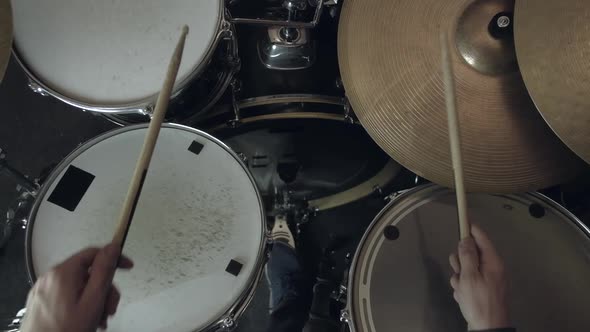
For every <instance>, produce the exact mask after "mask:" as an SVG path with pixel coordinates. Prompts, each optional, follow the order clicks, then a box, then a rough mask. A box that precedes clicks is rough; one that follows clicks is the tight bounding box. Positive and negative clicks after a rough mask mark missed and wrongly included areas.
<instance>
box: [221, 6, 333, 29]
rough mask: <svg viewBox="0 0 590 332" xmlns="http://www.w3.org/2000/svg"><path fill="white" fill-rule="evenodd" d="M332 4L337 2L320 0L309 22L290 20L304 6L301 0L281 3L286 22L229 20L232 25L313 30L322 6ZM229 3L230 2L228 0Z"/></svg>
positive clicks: (237, 18)
mask: <svg viewBox="0 0 590 332" xmlns="http://www.w3.org/2000/svg"><path fill="white" fill-rule="evenodd" d="M334 2H336V4H337V2H338V1H334V0H331V1H328V2H327V3H324V2H322V1H321V0H318V1H317V7H316V10H315V13H314V16H313V19H312V20H311V21H310V22H298V21H292V20H291V19H290V18H291V17H292V16H294V14H295V12H296V11H297V10H299V8H301V7H302V6H303V5H306V3H305V1H302V0H285V1H284V2H283V7H284V8H286V9H287V10H288V14H289V17H290V18H289V19H287V20H284V21H282V20H269V19H260V18H242V17H236V18H231V19H230V22H231V23H234V24H252V25H264V26H278V27H287V28H308V29H313V28H315V27H316V26H317V25H318V23H319V22H320V18H321V16H322V11H323V9H324V6H328V5H335V4H333V3H334ZM230 3H231V0H230Z"/></svg>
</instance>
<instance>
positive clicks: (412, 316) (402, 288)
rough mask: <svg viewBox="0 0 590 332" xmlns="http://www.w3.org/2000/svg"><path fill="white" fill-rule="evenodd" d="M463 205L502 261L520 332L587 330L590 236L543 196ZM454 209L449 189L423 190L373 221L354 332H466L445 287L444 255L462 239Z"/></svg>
mask: <svg viewBox="0 0 590 332" xmlns="http://www.w3.org/2000/svg"><path fill="white" fill-rule="evenodd" d="M467 201H468V205H469V215H470V218H471V220H473V222H474V223H477V224H479V225H481V227H482V228H483V229H484V230H485V231H486V232H487V233H488V234H489V236H490V237H491V239H492V241H493V242H494V244H495V245H496V247H497V248H498V251H499V253H500V255H501V256H502V257H503V259H504V260H505V264H506V271H507V274H508V277H509V279H510V281H511V283H510V290H509V298H510V300H511V301H510V312H511V316H512V319H513V323H514V324H515V326H516V327H517V328H518V330H519V331H536V332H543V331H547V332H549V331H572V332H579V331H590V319H588V314H587V311H588V308H589V307H590V283H589V282H588V280H590V240H589V237H588V235H589V233H588V229H587V228H586V227H585V226H583V225H582V224H581V223H580V222H579V221H578V220H577V219H576V218H575V217H573V216H572V215H571V214H569V213H568V212H566V211H565V210H563V209H562V208H560V207H558V206H557V204H555V203H553V202H552V201H550V200H549V199H547V198H545V197H543V196H541V195H538V194H523V195H502V196H493V195H484V194H480V195H477V194H471V195H468V197H467ZM455 202H456V201H455V196H454V194H453V193H452V192H449V191H448V190H447V189H443V188H441V187H438V186H426V187H422V188H418V189H415V190H412V191H410V192H409V193H406V194H404V195H402V196H400V197H399V198H397V199H395V200H394V201H393V202H391V203H390V204H389V205H388V206H387V207H386V208H385V209H384V210H383V211H382V212H381V213H380V215H379V216H378V217H377V218H376V219H375V221H374V222H373V224H372V225H371V227H370V228H369V230H368V231H367V233H366V234H365V237H364V238H363V240H362V241H361V245H360V246H359V249H358V251H357V254H356V257H355V260H354V263H353V265H352V266H353V271H352V272H351V280H350V283H349V301H350V302H349V303H350V315H351V318H352V321H353V325H354V330H355V331H357V332H359V331H362V332H365V331H379V332H383V331H402V332H418V331H420V332H430V331H439V332H443V331H444V332H447V331H448V332H456V331H461V330H463V331H464V330H465V329H466V326H465V322H464V320H463V318H462V316H461V312H460V310H459V307H458V306H457V304H456V303H455V301H454V299H453V291H452V289H451V287H450V285H449V279H450V277H451V275H452V274H451V268H450V266H449V259H448V257H449V254H450V253H451V252H453V251H456V247H457V242H458V240H459V239H458V238H459V236H458V226H457V225H458V223H457V210H456V203H455ZM391 226H395V227H396V228H392V227H391ZM386 228H387V230H386ZM396 229H397V231H398V232H399V233H398V232H396ZM385 233H387V235H388V238H386V237H385ZM396 235H399V237H397V238H396Z"/></svg>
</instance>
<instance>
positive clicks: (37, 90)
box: [29, 80, 49, 97]
mask: <svg viewBox="0 0 590 332" xmlns="http://www.w3.org/2000/svg"><path fill="white" fill-rule="evenodd" d="M29 89H31V91H33V92H35V93H38V94H40V95H41V96H43V97H47V96H49V93H48V92H47V90H45V89H44V88H42V87H41V85H39V84H37V83H36V82H33V81H32V80H29Z"/></svg>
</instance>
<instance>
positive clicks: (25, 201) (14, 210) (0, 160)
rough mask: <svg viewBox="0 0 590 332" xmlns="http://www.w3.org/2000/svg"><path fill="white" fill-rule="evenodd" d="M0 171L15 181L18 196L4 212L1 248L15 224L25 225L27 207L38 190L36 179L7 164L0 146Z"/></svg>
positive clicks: (0, 238)
mask: <svg viewBox="0 0 590 332" xmlns="http://www.w3.org/2000/svg"><path fill="white" fill-rule="evenodd" d="M2 171H4V173H7V174H8V176H10V177H11V178H13V179H14V180H15V181H16V182H17V186H16V190H17V193H18V197H17V198H16V199H15V200H14V202H13V203H12V204H11V205H10V207H9V208H8V211H7V212H6V219H5V220H4V223H3V225H2V229H1V233H0V248H3V247H4V246H5V245H6V243H7V242H8V239H9V238H10V236H11V235H12V230H13V229H14V225H15V224H20V226H21V227H22V228H25V227H26V225H27V214H28V212H29V207H30V205H31V204H32V202H33V200H34V198H35V196H36V195H37V191H38V190H39V184H38V183H37V181H31V180H29V179H28V178H27V177H26V176H24V175H23V174H21V173H20V172H18V171H17V170H15V169H14V168H12V167H11V166H10V165H8V163H7V161H6V152H5V151H3V150H2V149H1V148H0V173H2Z"/></svg>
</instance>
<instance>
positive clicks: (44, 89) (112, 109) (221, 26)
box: [12, 0, 234, 114]
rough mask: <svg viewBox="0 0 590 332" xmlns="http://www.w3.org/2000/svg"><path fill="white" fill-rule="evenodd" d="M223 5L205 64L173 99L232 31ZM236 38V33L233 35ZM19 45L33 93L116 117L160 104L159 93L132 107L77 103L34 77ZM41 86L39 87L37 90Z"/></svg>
mask: <svg viewBox="0 0 590 332" xmlns="http://www.w3.org/2000/svg"><path fill="white" fill-rule="evenodd" d="M217 2H218V3H219V8H218V20H217V24H216V30H217V32H216V34H215V35H214V36H213V38H212V40H211V41H210V42H209V45H208V49H207V52H206V53H205V55H204V57H203V60H202V61H201V62H200V63H199V64H197V65H196V66H195V67H194V68H193V70H191V71H190V72H189V75H188V76H187V77H186V78H185V79H184V80H182V81H180V82H178V83H177V84H175V85H174V86H175V87H174V90H173V91H172V98H175V97H177V96H178V95H180V94H181V93H182V92H183V91H184V90H185V89H186V88H187V87H188V85H189V84H190V82H192V81H193V80H194V79H195V78H196V77H198V76H199V75H200V74H201V73H202V72H203V71H204V70H205V68H206V67H207V66H208V65H209V63H210V62H211V58H212V57H213V54H214V53H215V49H216V47H217V45H218V44H219V41H220V40H221V37H222V36H223V34H224V30H227V29H229V30H230V31H231V24H230V23H229V20H228V18H229V12H227V10H226V8H225V5H224V1H223V0H217ZM232 38H234V37H233V33H232ZM16 44H17V42H16V39H14V41H13V43H12V55H13V56H14V58H15V59H16V61H17V63H18V64H19V65H20V67H21V68H22V69H23V71H24V72H25V74H26V76H27V78H28V80H29V87H31V89H33V91H35V92H38V93H40V94H41V95H49V96H51V97H53V98H56V99H58V100H60V101H62V102H64V103H66V104H68V105H71V106H74V107H76V108H79V109H82V110H85V111H92V112H97V113H105V114H109V113H114V114H125V113H140V114H142V113H143V114H149V111H148V110H149V108H150V107H152V106H154V105H155V103H156V99H157V98H158V94H159V91H156V92H155V93H154V94H153V95H151V96H148V97H145V98H143V99H140V100H136V101H132V102H129V103H121V104H119V103H115V104H111V105H100V104H95V103H89V102H84V101H81V100H77V99H76V98H72V97H68V96H67V95H66V94H65V93H63V92H59V91H57V89H54V88H52V87H50V86H49V84H47V83H45V82H44V81H43V80H42V79H41V78H39V77H38V76H37V75H35V74H34V73H33V70H32V69H31V68H30V67H29V66H28V64H27V63H26V61H24V59H23V57H22V56H21V55H20V51H19V50H18V47H17V46H16ZM35 85H37V86H38V87H35Z"/></svg>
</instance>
